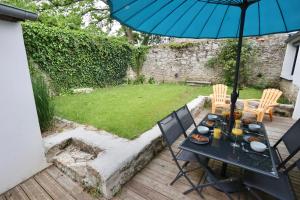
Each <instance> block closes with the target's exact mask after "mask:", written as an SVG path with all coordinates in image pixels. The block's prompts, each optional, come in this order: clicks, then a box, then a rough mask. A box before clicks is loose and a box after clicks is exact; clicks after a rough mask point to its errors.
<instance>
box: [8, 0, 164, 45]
mask: <svg viewBox="0 0 300 200" xmlns="http://www.w3.org/2000/svg"><path fill="white" fill-rule="evenodd" d="M3 1H4V3H8V4H11V5H15V6H17V7H20V8H24V9H28V10H31V11H34V12H38V14H39V21H40V22H42V23H44V24H46V25H48V26H57V27H62V28H69V29H82V30H86V31H89V32H94V33H97V34H111V33H112V31H115V32H116V33H117V35H118V36H121V37H125V38H127V40H128V41H129V42H130V43H132V44H142V45H148V44H151V43H159V42H160V41H161V40H160V37H159V36H153V35H149V34H144V33H139V32H136V31H133V30H132V29H130V28H129V27H125V26H122V25H120V24H119V23H118V22H116V21H115V20H113V19H112V18H111V17H110V10H109V6H108V4H107V1H106V0H47V1H43V0H3ZM113 29H114V30H113ZM115 29H116V30H115Z"/></svg>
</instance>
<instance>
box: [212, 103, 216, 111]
mask: <svg viewBox="0 0 300 200" xmlns="http://www.w3.org/2000/svg"><path fill="white" fill-rule="evenodd" d="M211 113H216V106H215V105H214V103H212V104H211Z"/></svg>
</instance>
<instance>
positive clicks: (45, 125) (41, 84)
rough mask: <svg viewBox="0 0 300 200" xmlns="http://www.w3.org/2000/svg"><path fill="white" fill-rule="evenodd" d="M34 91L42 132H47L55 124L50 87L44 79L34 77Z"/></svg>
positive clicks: (38, 76)
mask: <svg viewBox="0 0 300 200" xmlns="http://www.w3.org/2000/svg"><path fill="white" fill-rule="evenodd" d="M32 89H33V93H34V99H35V105H36V110H37V114H38V118H39V124H40V128H41V131H42V132H43V131H46V130H47V129H49V128H50V127H51V126H52V124H53V117H54V104H53V103H52V101H51V97H50V94H49V90H48V86H47V84H46V82H45V81H44V79H43V77H42V76H40V75H38V74H36V73H35V74H33V75H32Z"/></svg>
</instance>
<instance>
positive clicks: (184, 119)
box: [175, 105, 197, 137]
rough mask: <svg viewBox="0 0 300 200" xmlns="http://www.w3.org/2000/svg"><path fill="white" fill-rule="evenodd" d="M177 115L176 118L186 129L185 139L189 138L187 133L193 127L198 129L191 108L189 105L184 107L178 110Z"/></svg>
mask: <svg viewBox="0 0 300 200" xmlns="http://www.w3.org/2000/svg"><path fill="white" fill-rule="evenodd" d="M175 113H176V116H177V118H178V120H179V123H180V124H181V126H182V128H183V129H184V135H185V137H187V133H186V131H187V130H188V129H189V128H190V127H191V126H192V125H194V126H195V127H197V125H196V122H195V120H194V118H193V116H192V114H191V112H190V110H189V108H188V107H187V105H184V106H182V107H181V108H179V109H178V110H176V111H175Z"/></svg>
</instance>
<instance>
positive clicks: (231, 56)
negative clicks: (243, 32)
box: [207, 39, 256, 86]
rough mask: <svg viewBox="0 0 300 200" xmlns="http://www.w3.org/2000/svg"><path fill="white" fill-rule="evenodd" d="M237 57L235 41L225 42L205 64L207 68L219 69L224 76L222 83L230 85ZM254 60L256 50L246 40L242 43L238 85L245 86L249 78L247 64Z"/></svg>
mask: <svg viewBox="0 0 300 200" xmlns="http://www.w3.org/2000/svg"><path fill="white" fill-rule="evenodd" d="M236 56H237V41H236V40H226V41H225V42H224V43H223V44H222V45H221V48H220V50H219V52H218V53H217V55H216V56H215V57H213V58H211V59H210V60H209V61H208V62H207V66H209V67H218V68H221V69H222V71H223V75H224V81H225V83H226V84H227V85H232V83H233V80H234V72H235V64H236ZM253 59H256V50H255V48H254V46H253V45H252V44H251V43H249V42H248V41H247V40H246V39H244V41H243V47H242V56H241V66H240V75H241V76H240V84H241V86H244V85H247V81H248V79H247V77H248V76H249V63H251V62H252V61H253Z"/></svg>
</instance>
